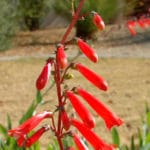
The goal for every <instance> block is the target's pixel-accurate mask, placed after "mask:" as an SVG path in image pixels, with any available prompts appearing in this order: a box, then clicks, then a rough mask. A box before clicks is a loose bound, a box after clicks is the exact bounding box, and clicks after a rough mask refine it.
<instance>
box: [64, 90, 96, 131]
mask: <svg viewBox="0 0 150 150" xmlns="http://www.w3.org/2000/svg"><path fill="white" fill-rule="evenodd" d="M66 95H67V97H68V98H69V100H70V102H71V104H72V105H73V107H74V109H75V110H76V112H77V113H78V115H79V116H80V118H81V119H82V121H83V122H84V124H85V125H86V126H87V127H88V128H90V129H91V128H94V126H95V120H94V117H93V116H92V114H91V113H90V111H89V110H88V109H87V108H86V107H85V106H84V105H83V104H82V103H81V102H80V100H79V99H78V98H77V96H75V95H74V94H73V92H71V91H67V93H66Z"/></svg>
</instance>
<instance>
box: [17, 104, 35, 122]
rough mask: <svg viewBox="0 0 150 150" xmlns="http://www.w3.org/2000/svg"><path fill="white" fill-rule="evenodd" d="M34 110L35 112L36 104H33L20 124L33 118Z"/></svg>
mask: <svg viewBox="0 0 150 150" xmlns="http://www.w3.org/2000/svg"><path fill="white" fill-rule="evenodd" d="M34 110H35V104H34V102H32V104H31V105H30V107H29V108H28V110H27V112H26V113H25V114H24V115H23V116H22V118H21V119H20V121H19V123H20V124H22V123H23V122H24V121H26V120H27V119H29V118H30V117H32V115H33V112H34Z"/></svg>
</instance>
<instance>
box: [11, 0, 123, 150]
mask: <svg viewBox="0 0 150 150" xmlns="http://www.w3.org/2000/svg"><path fill="white" fill-rule="evenodd" d="M84 2H85V0H80V2H79V5H78V7H77V10H76V11H73V12H74V14H73V18H72V21H71V23H70V25H69V26H68V28H67V30H66V32H65V34H64V36H63V37H62V40H61V41H60V43H59V44H57V46H56V53H55V54H56V55H55V57H54V58H49V59H47V61H46V64H45V65H44V67H43V69H42V71H41V73H40V75H39V77H38V78H37V80H36V88H37V90H38V91H41V90H43V89H44V88H45V86H46V84H47V82H48V81H49V79H51V78H52V77H53V78H54V81H55V85H56V89H57V90H56V92H57V97H58V103H57V108H56V110H54V111H43V112H40V113H38V114H36V115H34V116H32V117H31V118H29V119H28V120H26V121H25V122H24V123H22V124H21V125H20V126H19V127H17V128H15V129H11V130H9V131H8V134H9V135H10V136H12V137H14V138H16V140H17V144H18V146H20V147H24V148H26V147H30V146H31V145H33V144H34V143H35V142H36V141H37V140H38V139H39V138H40V137H41V136H42V134H43V133H45V132H46V131H48V130H49V129H50V130H51V131H52V132H53V133H54V135H55V136H56V139H57V141H58V144H59V147H60V150H65V148H64V145H63V142H62V140H63V138H64V137H66V136H71V137H72V139H73V141H74V143H75V145H76V147H77V149H78V150H88V147H87V146H86V145H85V144H84V142H83V141H82V138H81V137H80V135H82V136H83V137H84V138H85V139H86V140H87V142H89V143H90V144H91V146H92V147H93V148H94V149H95V150H113V149H115V147H114V146H112V145H110V144H107V143H105V142H104V141H103V140H102V139H101V138H100V137H99V136H98V135H97V134H96V133H95V132H94V131H93V128H94V127H95V125H96V122H95V119H94V117H93V115H92V114H91V112H90V111H89V110H88V109H87V108H86V107H85V105H84V104H83V103H82V102H81V101H80V99H79V97H81V98H82V99H83V100H84V101H85V102H86V103H88V104H89V106H90V107H91V108H92V109H93V110H94V111H95V112H96V113H97V114H98V115H99V116H100V117H101V118H102V119H103V120H104V122H105V124H106V127H107V128H108V129H109V130H110V129H111V128H112V127H113V126H120V125H121V124H122V123H123V121H122V120H121V119H120V118H119V117H118V116H116V115H115V114H114V113H113V112H111V110H110V109H109V108H108V107H107V106H106V105H105V104H103V103H102V102H101V101H100V100H99V99H97V98H95V97H94V96H93V95H92V94H90V93H89V92H87V91H86V90H84V89H83V88H82V87H81V86H77V87H74V88H71V89H70V88H69V87H67V88H63V87H64V86H63V85H64V83H65V77H66V75H67V73H68V70H69V69H74V70H76V71H78V72H79V73H80V74H81V75H82V76H83V77H84V78H86V79H87V80H88V81H89V82H91V83H92V84H93V85H94V86H95V87H97V88H98V89H99V90H103V91H107V90H108V84H107V82H106V81H105V79H104V78H103V77H101V76H100V75H98V74H96V73H95V72H94V71H92V70H90V69H89V68H88V67H86V66H84V65H83V64H81V63H78V62H71V63H69V62H68V60H67V56H66V54H65V49H66V45H67V43H68V42H67V41H66V40H67V37H68V35H69V34H70V32H71V29H72V28H73V27H74V25H75V23H76V22H77V20H78V19H79V18H81V14H80V11H81V9H82V7H83V6H84ZM89 14H91V15H92V17H93V25H95V26H96V27H97V28H98V29H100V30H104V28H105V24H104V22H103V20H102V18H101V17H100V15H99V14H98V13H96V12H94V11H92V12H91V13H89ZM74 39H75V41H76V43H77V45H78V47H79V49H80V50H81V52H83V54H84V55H85V56H86V57H87V58H89V60H91V61H92V62H94V63H96V62H97V61H98V55H97V54H96V52H95V51H94V50H93V49H92V48H91V47H90V46H89V45H88V44H87V43H86V42H85V41H84V40H82V39H81V38H79V37H76V38H74ZM52 72H53V73H52ZM77 95H78V96H77ZM67 103H71V105H72V106H73V108H74V110H75V111H76V113H77V114H78V116H79V118H80V120H79V119H76V118H74V117H73V116H72V117H70V116H69V115H68V113H67V112H66V104H67ZM44 119H49V120H50V121H49V122H50V123H49V124H47V125H45V126H42V127H41V128H39V129H38V130H37V131H36V132H34V133H33V134H32V135H31V136H29V135H30V134H29V133H30V132H31V131H32V130H33V129H34V128H35V127H37V126H38V125H39V124H40V123H41V121H43V120H44ZM72 127H74V128H75V129H77V131H79V132H80V134H79V135H78V134H77V133H76V132H75V131H76V130H72ZM67 149H68V150H74V149H75V148H73V146H71V147H68V148H67Z"/></svg>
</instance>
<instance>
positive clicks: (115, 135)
mask: <svg viewBox="0 0 150 150" xmlns="http://www.w3.org/2000/svg"><path fill="white" fill-rule="evenodd" d="M111 135H112V140H113V144H115V145H117V146H118V147H119V146H120V138H119V134H118V131H117V129H116V128H112V130H111Z"/></svg>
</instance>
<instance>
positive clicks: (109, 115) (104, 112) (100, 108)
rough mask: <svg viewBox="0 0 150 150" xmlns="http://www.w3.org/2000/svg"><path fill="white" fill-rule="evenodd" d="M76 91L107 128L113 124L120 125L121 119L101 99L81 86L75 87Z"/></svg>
mask: <svg viewBox="0 0 150 150" xmlns="http://www.w3.org/2000/svg"><path fill="white" fill-rule="evenodd" d="M76 92H77V93H78V94H79V95H80V96H81V97H82V98H83V99H84V100H86V102H87V103H88V104H89V105H90V106H91V107H92V108H93V109H94V110H95V111H96V112H97V113H98V114H99V115H100V116H101V117H102V118H103V119H104V121H105V123H106V126H107V128H108V129H111V128H112V127H113V126H115V125H117V126H119V125H121V124H122V123H123V121H122V120H121V119H120V118H119V117H117V116H116V115H115V114H114V113H113V112H111V111H110V109H109V108H108V107H107V106H106V105H104V104H103V103H102V102H101V101H99V100H98V99H96V98H95V97H94V96H93V95H91V94H90V93H88V92H87V91H85V90H83V89H82V88H80V87H78V88H76Z"/></svg>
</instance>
